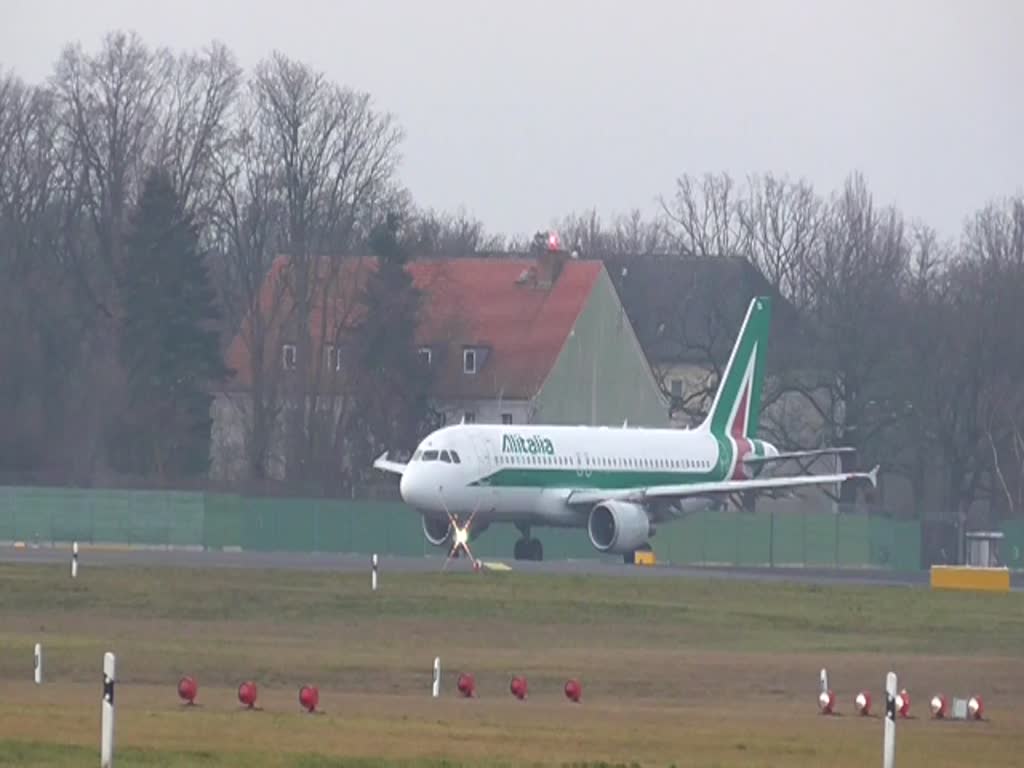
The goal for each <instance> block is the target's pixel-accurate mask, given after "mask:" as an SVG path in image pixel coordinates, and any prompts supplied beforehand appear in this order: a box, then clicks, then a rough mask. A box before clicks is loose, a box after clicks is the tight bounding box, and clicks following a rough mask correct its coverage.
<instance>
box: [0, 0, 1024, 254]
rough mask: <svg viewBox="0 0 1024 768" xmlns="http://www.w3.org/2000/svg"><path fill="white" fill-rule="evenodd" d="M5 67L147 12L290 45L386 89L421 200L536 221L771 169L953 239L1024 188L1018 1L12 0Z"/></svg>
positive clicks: (138, 25) (190, 43)
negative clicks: (685, 176) (859, 193)
mask: <svg viewBox="0 0 1024 768" xmlns="http://www.w3.org/2000/svg"><path fill="white" fill-rule="evenodd" d="M2 6H3V8H2V11H0V19H2V24H0V66H3V67H5V68H9V69H10V68H13V69H14V70H15V71H17V72H18V73H19V74H21V75H22V76H23V77H25V78H26V79H28V80H32V81H38V80H41V79H43V78H45V77H47V76H48V75H49V74H50V72H51V70H52V66H53V63H54V61H55V60H56V58H57V56H58V53H59V51H60V49H61V47H62V46H63V45H64V44H65V43H67V42H69V41H80V42H81V43H82V44H83V45H84V46H86V48H88V49H91V50H95V49H96V47H97V46H98V45H99V42H100V40H101V38H102V36H103V34H104V33H105V32H107V31H109V30H112V29H115V28H120V29H125V30H135V31H136V32H138V33H139V34H140V35H141V36H142V37H143V38H144V39H145V40H146V41H147V42H148V43H150V44H151V45H164V46H168V47H171V48H174V49H182V48H198V47H201V46H203V45H205V44H206V43H208V42H210V41H211V40H212V39H219V40H221V41H223V42H224V43H226V44H227V45H228V46H229V47H230V48H232V49H233V50H234V52H235V53H236V55H237V56H238V57H239V59H240V62H241V63H242V64H243V65H244V66H246V67H251V65H253V64H254V63H255V62H257V61H258V60H259V59H261V58H262V57H264V56H265V55H267V54H268V53H269V52H271V51H272V50H274V49H278V50H281V51H283V52H284V53H286V54H288V55H290V56H293V57H296V58H299V59H302V60H304V61H305V62H307V63H309V64H311V65H312V66H314V67H316V68H318V69H321V70H323V71H325V72H326V73H328V74H329V75H330V76H331V77H333V78H335V79H336V80H338V81H339V82H343V83H345V84H347V85H350V86H353V87H355V88H359V89H362V90H366V91H369V92H371V93H372V94H373V95H374V97H375V99H376V101H377V103H378V106H379V107H381V108H383V109H386V110H388V111H391V112H393V113H395V115H396V116H397V117H398V119H399V121H400V122H401V124H402V126H403V127H404V129H405V131H406V132H407V140H406V142H405V144H404V150H403V155H404V161H403V164H402V169H401V173H402V178H403V180H404V182H405V183H406V184H407V185H408V186H409V187H410V189H411V190H412V192H413V194H414V195H415V197H416V199H417V201H418V202H419V203H420V204H421V205H425V206H432V207H436V208H440V209H455V208H458V207H459V206H464V207H465V208H466V210H468V211H469V212H471V213H472V214H474V215H476V216H478V217H480V218H481V219H483V221H484V222H485V223H486V225H487V227H488V228H489V229H490V230H494V231H498V232H502V233H505V234H517V233H523V234H529V233H532V232H533V231H535V230H536V229H538V228H543V227H546V226H547V225H549V224H550V223H551V221H552V220H553V219H554V218H555V217H558V216H561V215H562V214H565V213H568V212H570V211H572V210H582V209H585V208H589V207H591V206H596V207H597V208H598V210H599V211H600V212H602V213H603V214H605V215H609V216H610V215H611V214H612V213H615V212H624V211H627V210H629V209H631V208H641V209H643V210H645V211H653V210H655V208H656V199H657V197H658V195H660V194H666V195H668V194H671V192H672V189H673V184H674V179H675V178H676V177H677V176H678V175H679V174H681V173H685V172H688V173H693V174H701V173H704V172H705V171H712V172H718V171H728V172H729V173H731V174H733V175H734V176H736V177H738V178H742V177H744V176H745V175H746V174H748V173H752V172H766V171H773V172H777V173H786V174H788V175H790V176H791V177H805V178H807V179H808V180H810V181H811V182H813V183H814V184H815V186H817V187H818V188H819V189H820V190H822V191H831V190H832V189H835V188H836V187H837V186H838V185H839V184H840V183H841V182H842V180H843V178H844V177H845V176H846V174H847V173H848V172H850V171H851V170H854V169H858V170H861V171H862V172H863V173H864V174H865V175H866V177H867V179H868V182H869V184H870V185H871V188H872V189H873V190H874V192H875V195H876V199H877V200H878V201H879V202H883V203H894V204H896V205H898V206H899V207H900V208H901V209H902V210H903V211H904V212H905V213H906V214H907V215H908V216H909V217H911V218H920V219H923V220H926V221H927V222H929V223H931V224H932V225H933V226H935V227H936V228H937V229H939V231H940V232H942V233H944V234H949V235H952V234H955V233H956V232H957V231H958V230H959V228H960V225H961V223H962V221H963V219H964V218H965V217H966V216H968V215H969V214H970V213H971V212H973V211H974V210H975V209H976V208H978V207H980V206H981V205H983V204H984V203H985V202H986V201H988V200H989V199H991V198H993V197H997V196H1003V195H1008V194H1013V193H1016V192H1019V191H1021V189H1022V188H1024V99H1022V98H1021V94H1022V92H1024V2H1021V0H976V1H974V2H969V1H968V0H963V1H962V2H952V1H951V0H930V1H926V0H890V2H878V1H877V0H851V1H849V2H848V1H847V0H805V1H803V2H800V1H798V0H770V1H769V0H764V1H763V2H757V1H756V0H718V1H717V2H712V0H705V1H703V2H696V1H690V0H676V1H675V2H668V1H666V2H642V1H641V0H630V2H604V1H597V0H591V1H590V2H584V0H548V2H541V1H539V0H508V1H507V2H501V3H496V2H486V1H485V0H478V1H477V2H471V1H470V0H464V1H456V0H422V1H420V2H416V1H415V0H404V1H403V0H376V1H375V2H369V1H366V2H355V1H348V0H335V1H334V2H328V1H327V0H324V1H322V2H315V1H314V0H286V1H284V2H282V0H275V1H274V2H268V1H267V0H248V1H245V0H205V1H203V0H173V2H151V1H150V0H81V1H78V2H75V1H72V0H65V1H61V0H4V2H3V3H2Z"/></svg>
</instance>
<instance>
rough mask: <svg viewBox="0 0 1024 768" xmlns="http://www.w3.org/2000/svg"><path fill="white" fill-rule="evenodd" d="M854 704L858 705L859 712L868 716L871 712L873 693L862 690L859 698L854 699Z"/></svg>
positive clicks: (858, 695)
mask: <svg viewBox="0 0 1024 768" xmlns="http://www.w3.org/2000/svg"><path fill="white" fill-rule="evenodd" d="M854 704H855V705H856V707H857V712H858V713H860V714H861V715H864V716H865V717H867V716H868V715H870V714H871V694H870V693H868V692H867V691H861V692H860V693H858V694H857V698H856V699H855V700H854Z"/></svg>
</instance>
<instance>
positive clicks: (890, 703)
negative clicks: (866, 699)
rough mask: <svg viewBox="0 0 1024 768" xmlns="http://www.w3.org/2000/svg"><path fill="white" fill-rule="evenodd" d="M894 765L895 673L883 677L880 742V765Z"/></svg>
mask: <svg viewBox="0 0 1024 768" xmlns="http://www.w3.org/2000/svg"><path fill="white" fill-rule="evenodd" d="M895 765H896V673H895V672H890V673H889V674H888V675H886V677H885V736H884V740H883V742H882V767H883V768H893V767H894V766H895Z"/></svg>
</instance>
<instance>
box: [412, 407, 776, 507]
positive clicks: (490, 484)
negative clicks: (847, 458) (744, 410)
mask: <svg viewBox="0 0 1024 768" xmlns="http://www.w3.org/2000/svg"><path fill="white" fill-rule="evenodd" d="M774 452H775V449H774V448H773V447H772V446H770V445H769V444H767V443H765V442H764V441H761V440H753V441H751V440H747V439H745V438H731V437H730V438H717V437H715V436H714V435H712V434H711V433H710V432H707V431H704V430H694V431H684V430H676V429H642V428H613V427H565V426H535V427H534V426H513V425H507V426H506V425H482V424H481V425H476V424H462V425H455V426H450V427H444V428H442V429H439V430H437V431H436V432H433V433H431V434H430V435H428V436H427V437H426V438H425V439H424V440H423V441H422V442H421V443H420V445H419V446H418V448H417V449H416V452H415V453H414V454H413V457H412V459H411V460H410V461H409V463H408V464H407V466H406V467H405V471H404V473H403V474H402V479H401V485H400V490H401V495H402V499H403V500H404V501H405V502H406V503H408V504H409V505H410V506H413V507H415V508H416V509H417V510H419V511H420V512H422V513H423V514H424V515H427V516H431V517H444V516H445V515H446V514H447V513H451V514H454V515H458V516H460V517H461V518H463V519H465V518H466V517H467V516H468V515H469V514H472V513H475V522H474V526H475V527H476V526H479V525H481V524H483V525H486V524H488V523H490V522H511V523H518V524H521V525H542V526H545V525H546V526H565V527H583V526H585V525H586V521H587V511H586V510H581V509H578V508H574V507H572V506H570V505H569V504H567V503H566V500H567V498H568V496H569V494H570V492H572V491H580V490H594V491H600V490H620V489H624V488H637V487H647V486H654V485H668V484H679V485H682V484H687V483H695V482H702V481H716V480H725V479H730V478H739V477H746V476H747V475H746V473H745V472H742V469H743V465H742V457H743V456H744V455H746V454H748V453H754V454H759V455H763V454H765V453H768V454H773V453H774ZM738 466H739V468H740V469H737V467H738ZM695 501H696V500H695ZM701 503H702V504H703V503H704V502H703V500H702V501H701Z"/></svg>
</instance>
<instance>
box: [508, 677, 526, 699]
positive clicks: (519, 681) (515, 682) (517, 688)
mask: <svg viewBox="0 0 1024 768" xmlns="http://www.w3.org/2000/svg"><path fill="white" fill-rule="evenodd" d="M509 690H510V691H512V695H513V696H515V697H516V698H517V699H520V700H522V699H525V698H526V678H525V677H519V676H518V675H516V676H515V677H513V678H512V682H511V683H510V684H509Z"/></svg>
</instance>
